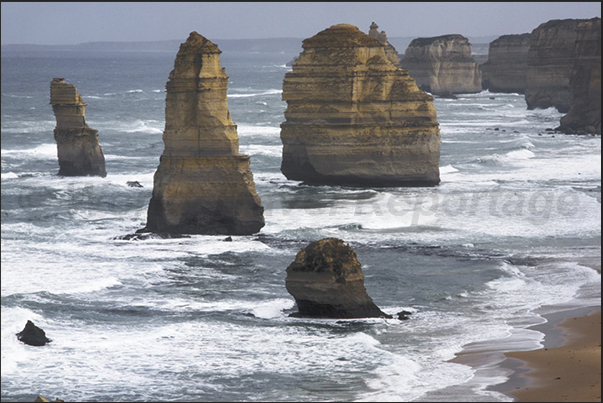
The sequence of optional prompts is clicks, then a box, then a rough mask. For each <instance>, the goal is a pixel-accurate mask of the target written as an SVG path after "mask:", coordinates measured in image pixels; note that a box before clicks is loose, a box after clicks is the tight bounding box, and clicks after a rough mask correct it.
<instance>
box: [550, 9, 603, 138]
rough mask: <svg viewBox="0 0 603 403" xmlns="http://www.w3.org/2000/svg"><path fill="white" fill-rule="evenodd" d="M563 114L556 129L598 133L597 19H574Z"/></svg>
mask: <svg viewBox="0 0 603 403" xmlns="http://www.w3.org/2000/svg"><path fill="white" fill-rule="evenodd" d="M576 34H577V36H576V46H575V51H574V61H573V67H572V75H571V78H570V88H571V93H572V98H571V101H570V108H569V111H568V112H567V115H565V116H564V117H562V118H561V125H560V126H559V127H558V128H557V130H559V131H562V132H565V133H576V134H583V133H595V134H601V19H600V18H593V19H592V20H588V21H580V22H578V26H577V28H576Z"/></svg>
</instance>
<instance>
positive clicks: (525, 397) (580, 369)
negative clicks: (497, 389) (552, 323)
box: [505, 309, 601, 402]
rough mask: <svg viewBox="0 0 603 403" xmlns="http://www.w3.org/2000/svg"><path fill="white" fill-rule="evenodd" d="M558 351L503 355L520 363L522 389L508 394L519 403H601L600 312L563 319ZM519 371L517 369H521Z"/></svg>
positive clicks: (551, 349) (548, 350) (546, 349)
mask: <svg viewBox="0 0 603 403" xmlns="http://www.w3.org/2000/svg"><path fill="white" fill-rule="evenodd" d="M556 326H558V327H560V328H561V329H562V330H563V332H564V339H565V341H564V343H563V344H562V345H560V346H558V347H552V348H544V349H539V350H534V351H523V352H512V353H505V356H507V357H510V358H516V359H518V360H521V361H523V362H524V363H525V364H524V365H523V366H522V367H523V368H527V369H528V371H527V372H524V373H523V374H522V376H525V377H526V378H528V384H527V386H525V387H522V388H518V389H516V390H514V391H510V392H508V394H510V395H511V396H513V397H515V398H516V400H517V401H519V402H600V401H601V310H600V309H599V310H597V311H595V312H592V313H591V314H589V315H587V316H580V317H573V318H567V319H565V320H563V321H562V322H561V323H559V324H557V325H556ZM522 367H520V368H522Z"/></svg>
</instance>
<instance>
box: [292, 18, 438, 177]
mask: <svg viewBox="0 0 603 403" xmlns="http://www.w3.org/2000/svg"><path fill="white" fill-rule="evenodd" d="M302 47H303V49H304V50H303V52H302V53H301V54H300V55H299V58H298V59H297V60H296V61H295V63H294V64H293V66H292V71H290V72H288V73H287V74H286V75H285V79H284V81H283V95H282V97H283V100H285V101H287V109H286V111H285V118H286V121H285V122H283V123H282V124H281V140H282V142H283V159H282V164H281V171H282V172H283V174H284V175H285V176H286V177H287V178H288V179H291V180H298V181H304V182H306V183H308V184H328V185H349V186H433V185H437V184H438V183H439V181H440V175H439V159H440V131H439V126H438V122H437V117H436V111H435V109H434V107H433V98H432V97H431V96H429V95H428V94H426V93H425V92H423V91H421V90H420V89H419V88H418V87H417V85H416V84H415V81H414V80H413V79H412V78H411V77H410V76H409V74H408V73H407V72H406V71H405V70H402V69H400V68H397V67H396V66H394V64H392V63H391V61H390V60H389V59H388V57H387V56H386V54H385V50H384V45H383V44H381V43H380V42H379V41H377V40H375V39H374V38H371V37H370V36H369V35H367V34H365V33H363V32H361V31H360V30H359V29H358V28H357V27H356V26H354V25H349V24H339V25H334V26H332V27H330V28H328V29H325V30H323V31H321V32H319V33H318V34H316V35H315V36H313V37H311V38H308V39H305V40H304V41H303V45H302Z"/></svg>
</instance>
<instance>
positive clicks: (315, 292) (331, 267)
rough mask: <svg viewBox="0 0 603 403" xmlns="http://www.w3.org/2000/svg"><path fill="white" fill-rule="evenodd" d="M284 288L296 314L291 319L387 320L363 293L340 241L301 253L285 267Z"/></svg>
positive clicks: (357, 269) (351, 255) (354, 262)
mask: <svg viewBox="0 0 603 403" xmlns="http://www.w3.org/2000/svg"><path fill="white" fill-rule="evenodd" d="M285 285H286V287H287V291H289V294H291V295H293V297H294V298H295V302H296V303H297V308H298V310H299V312H298V313H297V314H294V315H293V316H300V317H315V318H334V319H337V318H340V319H352V318H378V317H386V318H391V316H390V315H388V314H386V313H384V312H382V311H381V309H379V307H377V305H375V303H374V302H373V300H372V298H371V297H370V296H369V295H368V293H367V292H366V288H364V274H363V273H362V268H361V266H360V262H359V261H358V258H357V257H356V253H355V252H354V251H353V250H352V249H351V248H350V247H349V246H347V245H345V244H344V243H343V241H342V240H341V239H337V238H325V239H321V240H319V241H316V242H312V243H311V244H310V245H308V246H307V247H305V248H304V249H302V250H301V251H300V252H299V253H298V254H297V256H296V257H295V261H293V263H291V264H290V265H289V267H287V278H286V279H285Z"/></svg>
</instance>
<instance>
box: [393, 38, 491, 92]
mask: <svg viewBox="0 0 603 403" xmlns="http://www.w3.org/2000/svg"><path fill="white" fill-rule="evenodd" d="M400 66H401V67H402V68H403V69H407V70H408V72H409V74H410V76H411V77H412V78H414V79H415V80H416V82H417V85H418V86H419V88H421V89H422V90H425V91H428V92H431V93H432V94H435V95H443V94H462V93H477V92H480V91H481V90H482V76H481V71H480V69H479V65H478V64H477V63H476V62H475V60H473V58H472V57H471V44H470V43H469V40H468V39H467V38H465V37H464V36H462V35H458V34H452V35H442V36H435V37H431V38H417V39H413V40H412V42H410V44H409V45H408V47H407V48H406V52H405V53H404V57H403V58H402V60H401V61H400Z"/></svg>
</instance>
